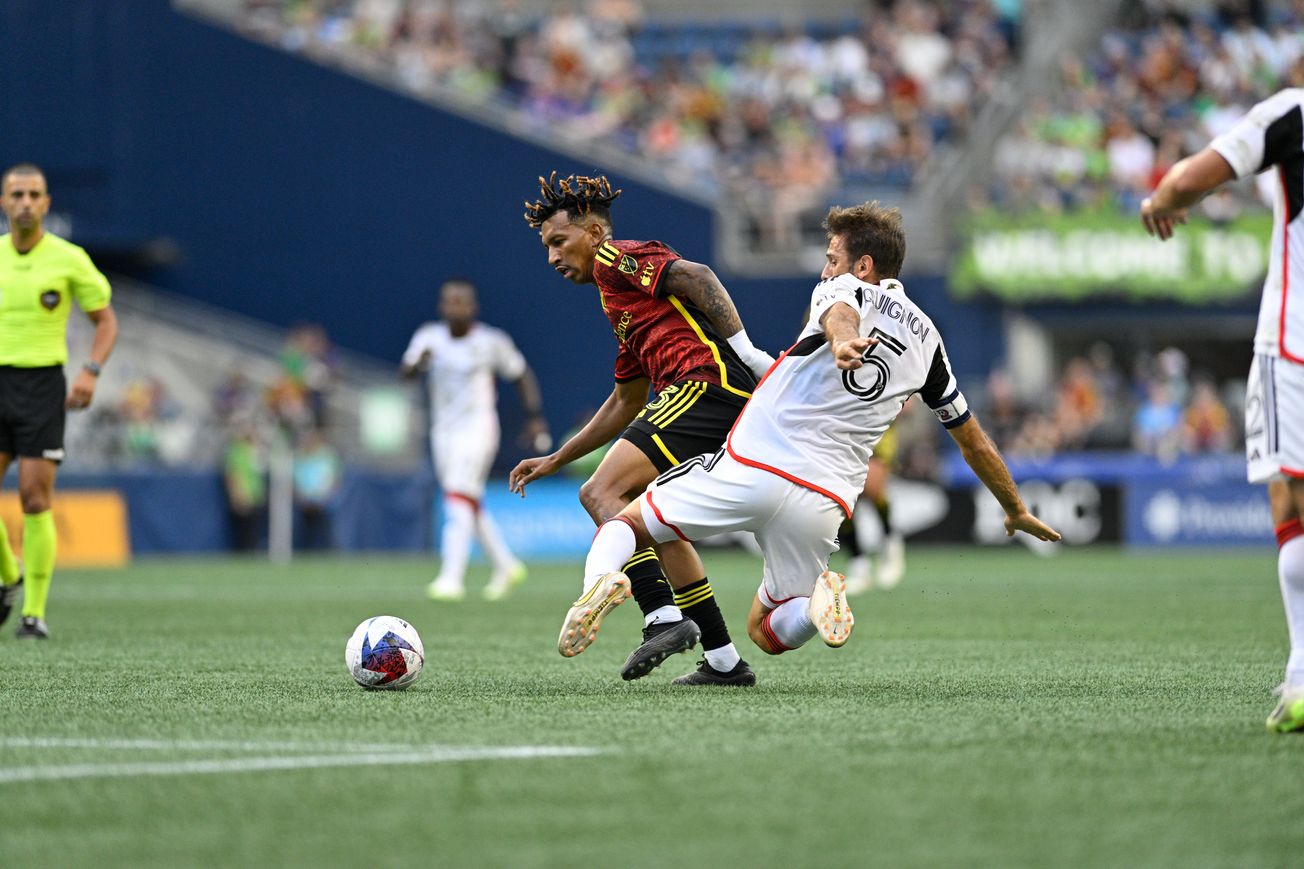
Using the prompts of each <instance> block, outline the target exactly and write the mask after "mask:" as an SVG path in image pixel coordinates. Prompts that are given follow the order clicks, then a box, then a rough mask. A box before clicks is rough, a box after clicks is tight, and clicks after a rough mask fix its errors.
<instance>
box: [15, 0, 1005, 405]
mask: <svg viewBox="0 0 1304 869" xmlns="http://www.w3.org/2000/svg"><path fill="white" fill-rule="evenodd" d="M0 29H2V30H0V44H2V45H3V46H4V51H0V80H2V81H3V82H4V97H3V99H2V100H0V120H2V121H3V123H4V135H3V136H0V162H3V163H5V164H8V163H11V162H14V161H17V160H33V161H36V162H38V163H41V164H42V165H44V166H45V167H46V169H47V172H48V174H49V178H50V182H51V189H52V194H53V197H54V205H55V209H56V210H57V211H64V212H66V213H68V214H69V215H70V216H71V217H72V218H73V221H74V223H73V227H74V232H73V236H74V239H75V240H77V241H78V242H80V243H82V244H84V245H86V246H87V247H89V248H90V249H91V251H92V253H93V254H95V255H96V256H97V257H98V258H100V260H101V261H102V262H106V263H108V264H110V265H113V264H120V267H122V268H126V269H129V270H132V271H134V272H135V273H136V274H137V275H138V276H140V277H144V278H146V279H148V280H152V281H153V282H154V283H157V284H159V285H161V286H164V287H167V288H169V289H172V290H175V291H177V292H180V293H183V294H187V295H191V296H195V297H199V298H202V299H205V300H207V301H209V302H213V303H216V304H219V305H223V306H226V307H229V308H232V309H235V310H238V311H241V312H244V313H246V314H250V315H253V316H257V317H260V318H263V319H266V320H269V321H272V322H274V323H277V324H281V325H290V324H292V323H295V322H298V321H317V322H321V323H323V324H324V325H325V326H326V327H327V329H328V330H329V332H330V334H331V336H332V337H333V338H334V340H335V341H337V342H338V343H340V344H342V345H344V346H347V347H351V348H354V349H357V350H361V351H364V352H368V353H371V354H373V355H376V356H379V357H382V358H386V359H391V360H396V359H397V357H398V355H399V354H400V353H401V352H402V349H403V347H404V346H406V342H407V340H408V338H409V336H410V335H411V332H412V330H413V328H414V327H415V325H416V324H417V323H419V322H420V321H422V320H424V319H429V318H431V317H432V316H433V292H434V289H435V287H436V286H437V284H438V283H439V281H441V280H442V279H443V278H445V277H447V276H451V275H466V276H470V277H472V278H473V279H475V280H476V281H477V282H478V283H479V284H480V286H481V292H482V315H483V317H484V319H486V320H487V321H489V322H493V323H496V324H499V325H502V326H504V327H506V328H508V329H509V331H511V332H512V333H513V335H514V336H515V337H516V339H517V341H518V343H519V344H520V345H521V347H522V349H523V350H524V351H525V353H526V355H527V356H528V358H529V359H530V360H531V362H532V363H533V364H534V365H535V367H536V369H537V370H538V372H539V375H540V380H541V381H542V383H543V386H544V389H545V397H546V399H547V402H548V407H549V416H550V418H551V421H552V424H553V426H554V427H556V428H558V429H560V428H564V427H565V426H567V425H569V424H570V422H571V421H572V419H573V417H574V414H575V412H576V411H577V410H579V409H580V408H582V407H585V406H591V405H595V404H597V403H599V402H600V401H601V400H602V398H604V397H605V395H606V392H607V390H609V389H610V384H611V380H610V370H611V369H610V361H611V360H613V359H614V357H615V342H614V340H613V338H612V335H611V330H610V328H609V326H608V324H607V322H606V320H605V318H604V317H603V315H602V313H601V312H600V310H599V307H598V305H597V302H596V299H595V298H594V296H595V290H594V289H593V288H591V287H577V286H575V285H572V284H569V283H567V282H565V281H563V280H561V279H559V278H558V277H557V276H555V275H554V274H553V273H552V272H551V271H550V270H549V269H548V268H547V267H546V266H545V263H544V258H543V251H542V247H541V246H540V244H539V241H538V236H537V234H536V233H534V232H533V231H531V230H529V229H528V227H526V225H525V224H524V222H523V221H522V219H521V212H522V200H523V199H524V198H525V197H527V196H530V197H533V194H534V192H535V189H536V186H535V177H536V176H537V175H539V174H546V173H547V172H548V171H549V170H550V169H552V168H558V169H560V170H561V171H562V172H563V173H569V172H575V171H580V172H584V171H589V170H592V169H595V168H596V169H599V170H600V169H602V167H600V166H596V167H595V166H592V165H587V164H583V163H576V161H574V160H572V159H568V158H565V157H563V156H561V155H559V154H556V153H552V152H549V151H546V150H543V149H540V148H538V147H534V146H532V145H529V144H525V143H523V142H521V141H519V140H517V139H515V138H512V137H510V136H508V135H505V134H503V133H500V132H498V131H496V130H492V129H487V128H485V127H482V126H480V125H478V124H475V123H471V122H468V121H466V120H464V119H462V118H459V117H456V116H453V115H450V114H448V113H445V112H441V111H438V110H436V109H433V108H431V107H430V106H428V105H425V104H423V103H419V102H416V101H414V100H410V99H407V98H405V97H402V96H399V95H396V94H394V93H391V92H389V91H386V90H384V89H382V88H378V87H376V86H373V85H370V84H367V83H365V82H362V81H359V80H356V79H353V78H350V77H348V76H346V75H343V74H341V73H338V72H335V71H332V70H328V69H324V68H322V67H320V66H317V65H315V64H312V63H310V62H308V61H305V60H302V59H299V58H296V57H292V56H289V55H286V54H283V53H281V52H279V51H276V50H275V49H271V48H267V47H264V46H262V45H258V44H255V43H253V42H250V41H247V40H244V39H242V38H240V37H239V36H237V35H234V34H231V33H228V32H226V31H223V30H221V29H219V28H216V27H213V26H211V25H208V24H206V23H203V22H201V21H198V20H194V19H191V18H189V17H187V16H184V15H181V14H178V13H176V12H175V11H173V10H172V8H171V6H170V5H169V3H168V2H167V0H134V2H110V3H92V2H77V0H6V2H5V3H3V4H0ZM613 180H615V181H616V182H617V184H618V185H619V186H621V187H623V188H624V190H625V193H624V196H623V197H622V199H621V200H620V202H619V210H618V212H617V213H616V218H617V234H618V235H619V236H623V237H631V238H661V239H663V240H665V241H667V242H668V243H670V244H672V245H673V246H674V247H675V248H676V249H678V250H679V251H680V252H681V253H682V254H684V255H685V256H686V257H689V258H691V259H697V260H702V261H706V262H710V258H711V251H712V242H711V231H712V219H711V214H710V213H709V211H708V210H706V209H704V208H702V207H700V206H697V205H694V204H691V203H688V202H685V201H683V200H681V199H678V198H676V197H673V196H669V195H667V194H665V193H662V192H659V191H656V190H653V189H649V188H647V187H644V186H641V185H639V184H636V183H633V182H631V181H630V180H628V179H625V178H619V177H616V178H614V179H613ZM159 239H170V240H172V241H174V242H175V243H176V245H177V249H178V251H179V255H180V258H179V259H178V260H177V261H176V262H175V263H173V264H171V265H168V266H166V267H150V266H149V265H148V263H147V261H145V260H142V259H141V258H140V257H139V256H138V254H139V253H140V252H141V251H142V250H143V249H147V247H148V245H149V243H151V242H154V241H157V240H159ZM721 276H722V277H723V278H724V279H725V281H726V284H727V285H728V286H729V287H730V290H731V292H732V293H733V294H734V296H735V298H736V300H737V303H738V306H739V308H740V310H741V312H742V314H743V318H744V321H745V322H746V323H747V325H748V330H749V332H750V333H751V334H752V336H753V338H754V339H755V340H756V341H757V343H758V344H761V345H763V346H766V347H768V348H769V349H772V350H777V349H779V348H781V347H784V346H787V344H788V343H789V342H790V341H791V339H792V336H793V334H794V332H795V331H796V329H797V328H798V326H799V323H798V318H799V316H800V312H801V310H802V308H803V306H804V305H805V303H806V301H807V299H808V298H809V295H808V294H809V289H810V286H811V282H808V281H802V280H798V281H791V280H785V281H757V280H742V279H737V278H735V277H733V276H731V275H729V274H728V273H727V272H722V273H721ZM813 278H814V276H812V280H813ZM907 286H908V288H909V289H910V291H911V292H912V294H913V295H915V296H916V297H919V298H920V300H921V302H922V303H923V304H924V305H925V307H926V308H927V309H929V310H930V311H931V312H932V313H933V316H934V319H935V320H936V321H937V323H938V326H939V327H940V328H941V330H942V332H943V334H944V335H946V336H947V339H948V342H949V344H950V345H951V355H952V358H953V360H954V362H955V364H956V367H957V368H958V369H959V370H960V371H962V372H964V371H984V370H985V369H986V368H987V367H988V366H989V364H990V363H991V361H992V359H993V358H994V357H995V356H996V355H997V354H999V352H1000V338H999V336H1000V328H999V326H1000V320H999V317H1000V312H999V309H998V308H996V307H995V306H992V305H969V306H952V305H949V304H947V302H946V300H945V296H944V287H943V284H942V282H941V281H940V279H936V278H934V279H931V280H929V279H920V278H918V277H915V278H914V279H913V280H910V281H908V282H907ZM124 340H128V341H129V340H131V336H130V335H126V336H124ZM577 360H578V361H579V362H580V364H576V363H577Z"/></svg>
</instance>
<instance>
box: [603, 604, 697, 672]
mask: <svg viewBox="0 0 1304 869" xmlns="http://www.w3.org/2000/svg"><path fill="white" fill-rule="evenodd" d="M701 639H702V629H701V628H699V627H698V626H697V622H695V621H693V620H692V619H680V620H679V621H677V622H653V623H652V624H650V625H648V626H647V627H645V628H644V629H643V645H641V646H639V647H638V648H637V649H635V650H634V651H632V652H630V653H629V657H628V658H626V659H625V664H624V666H622V667H621V668H620V678H622V679H624V680H625V681H626V682H629V681H632V680H634V679H642V678H643V677H644V676H646V675H647V674H648V673H651V672H652V671H653V670H655V669H656V668H657V667H660V666H661V664H662V663H663V662H664V661H665V660H666V658H669V657H670V656H671V655H678V654H679V653H680V652H687V651H688V650H689V649H691V648H693V646H696V645H697V643H698V641H699V640H701Z"/></svg>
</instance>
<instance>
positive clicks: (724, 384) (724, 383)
mask: <svg viewBox="0 0 1304 869" xmlns="http://www.w3.org/2000/svg"><path fill="white" fill-rule="evenodd" d="M666 298H667V299H669V300H670V304H672V305H674V306H675V310H677V311H678V312H679V313H680V314H682V315H683V317H684V319H685V320H687V321H688V325H690V326H692V327H693V331H694V332H696V333H697V337H698V338H699V339H700V340H701V342H702V343H703V344H705V345H706V346H707V347H710V348H711V355H712V356H713V357H715V364H716V365H717V366H718V367H719V369H720V386H721V388H722V389H726V390H728V391H729V392H732V393H733V394H734V395H741V396H742V397H743V398H751V397H752V394H751V393H750V392H743V391H742V390H741V389H735V388H734V387H732V386H730V385H729V372H728V371H726V370H725V364H724V360H723V359H721V358H720V348H719V347H717V346H715V342H714V341H712V340H711V339H710V338H707V337H706V333H705V332H703V331H702V327H701V326H699V325H697V321H696V320H694V319H693V315H692V314H690V313H688V309H687V308H685V307H684V303H683V302H681V301H679V299H678V298H677V297H675V296H673V295H670V296H666Z"/></svg>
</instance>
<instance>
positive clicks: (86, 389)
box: [64, 371, 95, 410]
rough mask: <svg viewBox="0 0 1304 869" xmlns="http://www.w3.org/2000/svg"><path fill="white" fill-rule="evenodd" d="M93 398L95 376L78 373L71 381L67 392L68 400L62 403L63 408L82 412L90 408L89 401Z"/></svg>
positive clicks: (83, 372)
mask: <svg viewBox="0 0 1304 869" xmlns="http://www.w3.org/2000/svg"><path fill="white" fill-rule="evenodd" d="M94 397H95V375H94V374H91V373H90V372H89V371H79V372H77V376H76V377H74V378H73V380H72V386H71V388H69V390H68V400H67V401H65V402H64V406H65V407H67V408H68V409H69V410H84V409H85V408H88V407H90V406H91V399H92V398H94Z"/></svg>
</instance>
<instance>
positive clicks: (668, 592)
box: [621, 546, 675, 615]
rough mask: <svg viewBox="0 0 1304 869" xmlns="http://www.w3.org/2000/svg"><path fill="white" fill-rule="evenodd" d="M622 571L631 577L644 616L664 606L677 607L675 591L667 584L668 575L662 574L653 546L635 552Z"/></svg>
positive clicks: (636, 599)
mask: <svg viewBox="0 0 1304 869" xmlns="http://www.w3.org/2000/svg"><path fill="white" fill-rule="evenodd" d="M621 571H622V572H623V573H624V574H625V575H626V576H628V577H629V588H630V591H632V592H633V593H634V602H635V603H637V604H638V608H639V609H641V610H642V611H643V615H647V614H648V613H650V612H652V611H654V610H659V609H661V607H663V606H674V605H675V593H674V590H673V589H671V588H670V583H668V582H666V575H665V574H664V573H662V572H661V562H660V561H658V560H657V554H656V552H655V551H654V550H653V549H652V547H651V546H649V547H648V548H647V549H640V550H639V551H638V552H635V553H634V557H633V558H631V559H630V560H629V561H626V562H625V566H624V567H622V568H621Z"/></svg>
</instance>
